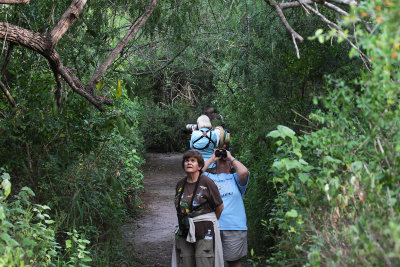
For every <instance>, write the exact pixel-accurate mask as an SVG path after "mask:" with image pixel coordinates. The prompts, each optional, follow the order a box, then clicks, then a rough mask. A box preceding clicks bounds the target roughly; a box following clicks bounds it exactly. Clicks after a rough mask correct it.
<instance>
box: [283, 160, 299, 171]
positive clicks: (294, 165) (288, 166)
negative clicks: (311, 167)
mask: <svg viewBox="0 0 400 267" xmlns="http://www.w3.org/2000/svg"><path fill="white" fill-rule="evenodd" d="M282 162H283V164H285V166H286V169H287V170H288V171H289V170H291V169H296V168H298V167H301V164H300V163H299V162H298V161H297V160H292V159H282Z"/></svg>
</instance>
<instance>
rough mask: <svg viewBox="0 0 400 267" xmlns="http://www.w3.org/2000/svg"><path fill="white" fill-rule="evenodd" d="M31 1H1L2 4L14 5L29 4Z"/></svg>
mask: <svg viewBox="0 0 400 267" xmlns="http://www.w3.org/2000/svg"><path fill="white" fill-rule="evenodd" d="M29 1H30V0H0V4H6V5H13V4H29Z"/></svg>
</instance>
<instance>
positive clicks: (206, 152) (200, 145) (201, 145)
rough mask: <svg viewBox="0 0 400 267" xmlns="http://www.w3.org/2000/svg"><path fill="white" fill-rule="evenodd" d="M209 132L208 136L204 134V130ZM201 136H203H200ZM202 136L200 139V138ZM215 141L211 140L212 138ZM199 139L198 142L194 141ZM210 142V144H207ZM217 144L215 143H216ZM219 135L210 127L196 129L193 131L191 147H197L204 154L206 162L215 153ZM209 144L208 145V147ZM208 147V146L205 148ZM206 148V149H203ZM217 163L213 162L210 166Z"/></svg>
mask: <svg viewBox="0 0 400 267" xmlns="http://www.w3.org/2000/svg"><path fill="white" fill-rule="evenodd" d="M202 131H203V132H207V131H208V132H207V136H203V132H202ZM200 137H201V138H200ZM199 138H200V139H199ZM209 138H211V140H212V141H213V142H214V143H213V142H210V139H209ZM197 139H199V140H198V141H197V142H195V143H193V142H194V141H196V140H197ZM207 144H208V146H207ZM214 144H215V145H214ZM217 145H218V144H217V135H216V134H215V132H214V130H210V129H208V128H201V129H200V130H199V131H194V132H193V133H192V137H191V138H190V148H191V149H197V150H199V151H200V152H201V154H202V155H203V159H204V162H206V161H207V160H208V159H209V158H211V156H212V154H214V148H216V147H217ZM206 146H207V147H206ZM204 147H206V148H204ZM203 148H204V149H203ZM214 166H215V164H214V163H213V164H211V165H210V167H209V168H212V167H214Z"/></svg>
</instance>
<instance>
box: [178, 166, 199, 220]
mask: <svg viewBox="0 0 400 267" xmlns="http://www.w3.org/2000/svg"><path fill="white" fill-rule="evenodd" d="M200 177H201V174H200V175H199V178H198V179H197V182H196V185H195V186H194V190H193V194H192V199H191V200H190V205H189V213H191V212H192V209H193V200H194V196H195V195H196V191H197V187H198V186H199V183H200ZM186 182H187V177H186V178H185V181H184V182H183V186H182V191H181V194H180V195H179V197H178V211H180V210H181V198H182V195H183V191H185V185H186Z"/></svg>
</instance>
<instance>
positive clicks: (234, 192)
mask: <svg viewBox="0 0 400 267" xmlns="http://www.w3.org/2000/svg"><path fill="white" fill-rule="evenodd" d="M215 151H217V150H215ZM215 151H214V154H213V155H212V156H211V158H210V159H208V160H207V161H206V163H205V165H204V167H203V171H204V175H206V176H208V177H210V178H211V179H212V180H213V181H214V182H215V184H216V185H217V187H218V189H219V192H220V194H221V197H222V201H223V203H224V210H223V212H222V214H221V217H220V218H219V226H220V230H221V240H222V249H223V254H224V260H225V261H226V262H227V263H228V265H229V267H241V266H242V264H241V258H243V257H244V256H246V255H247V220H246V212H245V209H244V203H243V195H244V193H245V191H246V188H247V184H248V181H249V171H248V169H247V168H246V167H245V166H244V165H243V164H242V163H241V162H239V161H238V160H237V159H236V158H234V157H233V156H232V155H231V153H230V152H229V151H227V150H219V151H218V152H217V155H219V157H217V156H216V155H215V154H216V153H215ZM220 154H222V155H220ZM214 162H215V163H216V174H212V173H209V172H207V171H206V170H207V168H208V166H210V165H211V164H213V163H214ZM232 168H234V169H235V170H236V171H235V173H231V169H232Z"/></svg>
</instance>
